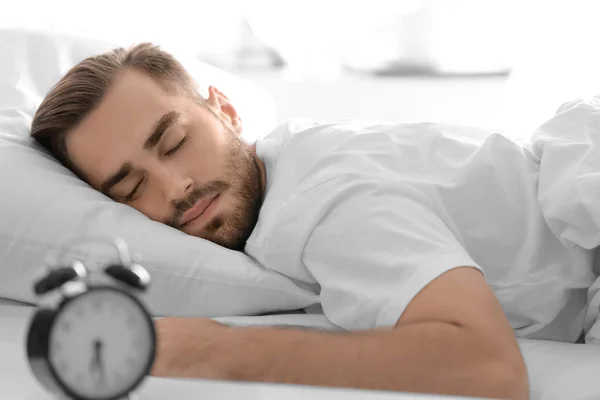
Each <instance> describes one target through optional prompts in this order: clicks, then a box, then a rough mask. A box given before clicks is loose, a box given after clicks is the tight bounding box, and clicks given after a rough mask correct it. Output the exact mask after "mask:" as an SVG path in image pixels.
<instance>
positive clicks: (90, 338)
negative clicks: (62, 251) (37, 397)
mask: <svg viewBox="0 0 600 400" xmlns="http://www.w3.org/2000/svg"><path fill="white" fill-rule="evenodd" d="M113 243H114V244H115V245H116V247H117V249H118V251H119V255H120V262H119V263H115V264H111V265H108V266H106V267H104V268H102V269H101V270H102V272H103V273H104V275H105V276H107V277H108V278H109V279H108V280H109V282H110V283H109V284H92V282H91V279H90V272H91V271H90V270H89V269H88V268H86V267H85V266H84V265H83V264H82V263H81V262H79V261H74V262H72V263H71V264H70V265H67V266H58V267H55V268H52V269H51V270H50V271H49V272H48V273H47V274H46V275H45V276H43V277H42V278H41V279H39V280H37V281H36V282H35V283H34V286H33V289H34V292H35V293H36V294H37V295H40V296H41V295H45V294H48V293H50V292H53V291H57V290H58V291H60V293H61V295H60V296H59V297H60V299H59V300H58V301H57V302H56V305H54V306H51V307H39V308H38V309H37V310H36V311H35V313H34V315H33V317H32V319H31V321H30V324H29V330H28V334H27V357H28V360H29V365H30V369H31V371H32V372H33V375H34V376H35V377H36V379H37V380H38V381H39V382H40V383H41V385H42V386H43V387H45V388H46V389H47V390H49V391H50V392H51V393H53V394H54V395H56V396H60V397H63V398H64V397H66V398H69V399H73V400H113V399H121V398H127V397H129V396H130V395H131V394H132V392H133V391H134V390H135V389H136V388H137V387H138V386H139V385H140V383H141V382H142V381H143V379H144V378H145V377H146V376H147V375H148V374H149V373H150V370H151V368H152V364H153V362H154V358H155V354H156V331H155V327H154V323H153V320H152V317H151V315H150V313H149V312H148V311H147V309H146V308H145V306H144V305H143V304H142V302H141V301H140V300H139V299H138V297H137V295H136V294H137V292H142V291H144V290H146V288H147V287H148V285H149V283H150V275H149V274H148V272H147V271H146V270H145V269H144V268H143V267H142V266H141V265H139V264H137V263H136V262H134V261H133V260H131V257H129V254H128V252H127V248H126V246H125V244H124V242H123V241H121V240H115V241H114V242H113ZM111 283H112V284H111Z"/></svg>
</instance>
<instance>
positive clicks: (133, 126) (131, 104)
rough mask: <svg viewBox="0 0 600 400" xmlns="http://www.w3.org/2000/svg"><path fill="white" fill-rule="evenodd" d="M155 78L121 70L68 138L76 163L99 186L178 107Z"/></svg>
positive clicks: (175, 100)
mask: <svg viewBox="0 0 600 400" xmlns="http://www.w3.org/2000/svg"><path fill="white" fill-rule="evenodd" d="M179 106H180V105H179V104H178V97H176V96H173V95H170V94H168V93H167V92H166V91H165V90H164V89H163V87H162V86H161V85H160V84H159V83H157V82H156V81H155V80H154V79H153V78H151V77H149V76H147V75H145V74H144V73H142V72H139V71H136V70H125V71H122V72H120V73H119V74H118V75H117V76H116V77H115V80H114V81H113V82H112V84H111V86H110V88H109V89H108V91H107V93H106V95H105V96H104V98H103V99H102V101H101V102H100V104H99V105H98V107H97V108H96V109H95V110H94V111H92V112H91V113H90V114H89V115H88V116H87V117H86V118H85V119H84V120H83V121H82V122H81V123H80V124H79V125H78V126H77V127H76V128H75V129H74V130H73V131H72V132H70V133H69V135H68V136H67V139H66V145H67V151H68V153H69V156H70V158H71V159H72V160H73V162H74V163H75V165H76V166H77V167H78V168H79V169H81V171H82V172H83V173H84V174H85V175H86V177H87V178H88V179H89V180H90V183H91V184H92V185H94V186H97V185H99V184H100V183H101V181H102V180H104V179H105V178H106V177H107V176H109V175H110V174H113V173H115V172H116V170H118V169H119V168H120V166H121V165H122V164H123V163H124V162H126V161H131V160H130V158H131V157H132V156H134V155H135V154H136V153H139V152H141V151H143V148H142V144H143V143H144V141H145V140H146V139H147V137H148V135H149V134H150V133H151V132H152V129H153V127H154V124H156V122H157V121H158V120H159V119H160V118H161V117H162V116H163V115H164V114H165V113H167V112H170V111H174V110H177V109H178V108H179Z"/></svg>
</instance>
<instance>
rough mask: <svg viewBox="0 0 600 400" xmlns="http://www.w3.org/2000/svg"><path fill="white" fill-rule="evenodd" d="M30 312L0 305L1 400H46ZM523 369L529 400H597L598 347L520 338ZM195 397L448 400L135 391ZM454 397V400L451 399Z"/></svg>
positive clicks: (292, 388)
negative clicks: (31, 362)
mask: <svg viewBox="0 0 600 400" xmlns="http://www.w3.org/2000/svg"><path fill="white" fill-rule="evenodd" d="M32 310H33V308H32V307H30V306H25V305H18V304H17V303H14V302H7V301H4V302H2V303H1V305H0V327H1V328H0V354H2V357H0V384H1V387H2V394H3V396H7V395H10V396H8V397H5V398H10V399H11V400H29V399H39V400H44V399H46V398H48V399H50V397H49V396H48V395H46V394H45V392H44V391H43V390H42V388H41V387H40V386H39V384H38V383H37V382H36V381H35V380H34V378H33V376H32V375H31V373H30V371H29V367H28V365H27V360H26V359H25V350H24V346H23V343H24V337H25V336H24V335H25V332H26V326H27V322H28V321H29V318H30V316H31V313H32ZM215 320H217V321H219V322H222V323H225V324H227V325H230V326H240V327H241V326H275V327H276V326H286V327H296V328H301V329H321V330H335V329H336V327H335V326H333V325H332V324H331V323H329V322H328V321H327V319H326V318H325V317H324V316H323V315H320V314H306V313H303V312H295V313H278V314H275V315H264V316H239V317H220V318H215ZM519 343H520V345H521V350H522V352H523V355H524V357H525V361H526V363H527V367H528V369H529V379H530V389H531V390H530V393H531V399H532V400H565V399H569V400H592V399H598V398H600V385H598V382H597V380H596V379H597V377H598V376H600V362H598V361H599V360H600V347H599V346H596V345H587V344H567V343H557V342H547V341H542V340H525V339H520V340H519ZM199 392H201V393H203V394H208V393H210V394H211V395H212V396H210V398H223V399H228V398H240V397H241V396H242V395H243V396H244V398H246V399H257V400H258V399H260V400H265V399H271V398H281V397H282V396H284V397H285V398H287V399H296V398H298V399H299V398H306V396H308V395H309V394H310V395H311V397H312V398H317V399H319V398H328V399H335V398H340V399H341V398H344V399H357V400H358V399H363V398H364V399H367V398H368V399H373V400H375V399H379V398H381V399H386V398H389V399H405V400H412V399H414V400H419V399H420V400H434V399H440V400H443V399H446V398H448V399H450V397H448V396H425V395H411V394H406V393H404V394H403V393H398V394H396V393H388V392H383V391H381V392H378V391H363V390H350V389H348V390H342V389H330V388H316V387H314V388H313V387H308V386H301V385H280V384H257V383H249V382H235V383H234V382H224V381H208V380H196V381H194V380H176V379H159V378H149V379H148V380H147V381H145V382H144V383H143V385H142V387H141V388H140V393H139V394H140V396H141V397H140V398H141V399H146V400H153V399H164V398H166V397H167V396H176V398H177V399H181V400H185V399H188V398H189V399H192V398H197V397H195V396H197V395H198V393H199ZM453 398H456V397H453Z"/></svg>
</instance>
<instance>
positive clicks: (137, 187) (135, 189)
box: [125, 178, 145, 202]
mask: <svg viewBox="0 0 600 400" xmlns="http://www.w3.org/2000/svg"><path fill="white" fill-rule="evenodd" d="M144 179H145V178H142V179H140V181H139V182H138V183H137V185H135V187H134V188H133V190H132V191H131V193H129V194H128V195H127V196H125V201H126V202H130V201H133V200H135V196H136V194H137V192H138V191H139V190H140V187H141V186H142V183H144Z"/></svg>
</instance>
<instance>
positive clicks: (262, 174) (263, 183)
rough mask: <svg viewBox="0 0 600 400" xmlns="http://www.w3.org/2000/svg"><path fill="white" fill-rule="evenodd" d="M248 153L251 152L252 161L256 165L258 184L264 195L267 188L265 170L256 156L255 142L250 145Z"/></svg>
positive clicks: (263, 164)
mask: <svg viewBox="0 0 600 400" xmlns="http://www.w3.org/2000/svg"><path fill="white" fill-rule="evenodd" d="M250 151H251V152H252V156H253V157H254V160H255V161H256V164H257V165H258V170H259V171H260V184H261V187H262V192H263V195H264V193H265V191H266V188H267V170H266V168H265V163H264V162H263V161H262V160H261V159H260V158H259V157H258V155H257V154H256V142H255V143H253V144H252V145H250Z"/></svg>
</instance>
